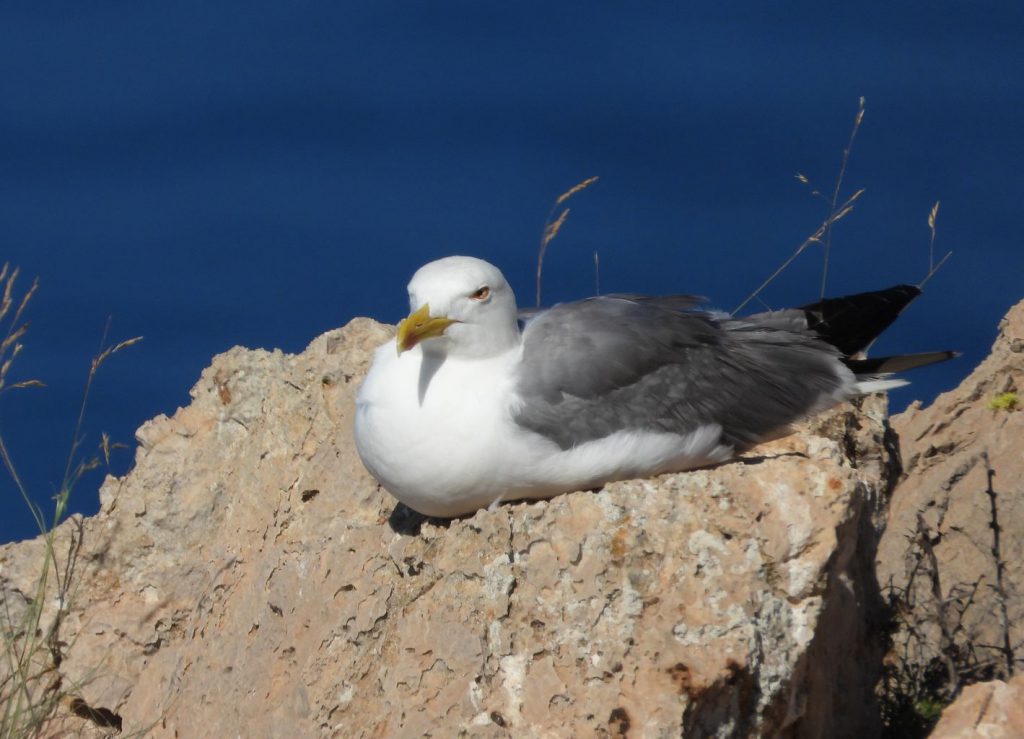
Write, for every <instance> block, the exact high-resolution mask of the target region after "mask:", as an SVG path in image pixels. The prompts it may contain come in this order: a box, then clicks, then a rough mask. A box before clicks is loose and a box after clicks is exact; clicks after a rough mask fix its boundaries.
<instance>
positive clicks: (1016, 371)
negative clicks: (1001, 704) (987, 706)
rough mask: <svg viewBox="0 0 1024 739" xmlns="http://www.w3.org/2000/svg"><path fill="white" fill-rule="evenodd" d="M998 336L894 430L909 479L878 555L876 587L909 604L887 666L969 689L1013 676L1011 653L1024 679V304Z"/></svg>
mask: <svg viewBox="0 0 1024 739" xmlns="http://www.w3.org/2000/svg"><path fill="white" fill-rule="evenodd" d="M999 328H1000V331H999V336H998V338H997V339H996V342H995V345H994V346H993V348H992V353H991V354H990V355H989V357H988V358H987V359H985V361H984V362H982V363H981V364H980V365H979V366H978V367H977V369H975V370H974V372H972V373H971V374H970V376H968V377H967V378H966V379H965V380H964V381H963V382H962V383H961V384H960V386H959V387H958V388H956V389H955V390H953V391H951V392H948V393H944V394H943V395H940V396H939V397H938V398H937V399H936V400H935V402H934V403H933V404H932V405H931V406H930V407H928V408H924V409H922V408H921V407H920V404H914V405H912V406H911V407H910V408H908V409H907V411H906V412H904V413H902V414H900V415H897V416H894V417H893V419H892V425H893V427H894V429H895V430H896V431H897V433H898V434H899V444H900V453H901V456H902V459H903V466H904V477H903V479H902V480H901V481H900V482H899V485H898V486H897V488H896V490H895V492H894V494H893V498H892V503H891V509H890V518H889V523H888V527H887V529H886V532H885V535H884V536H883V538H882V542H881V544H880V546H879V551H878V557H879V562H878V582H879V583H880V584H881V585H882V587H883V588H888V589H890V592H891V593H892V594H894V595H895V596H896V597H897V598H898V599H899V600H900V602H901V616H900V619H901V630H900V632H899V633H897V635H896V638H895V646H894V651H893V653H892V654H890V656H889V660H890V662H899V663H901V664H902V665H903V666H904V667H905V668H908V669H909V671H910V673H914V674H917V675H919V676H922V675H923V674H924V672H926V671H927V670H928V669H929V665H931V666H932V669H936V670H940V671H942V672H943V673H948V672H949V670H950V669H951V668H953V669H955V671H956V672H957V673H958V674H957V680H959V682H960V684H964V683H967V682H972V681H976V680H979V679H982V680H983V679H988V678H990V677H1003V678H1006V677H1007V676H1009V675H1010V674H1012V671H1011V667H1010V664H1009V663H1010V662H1012V661H1013V657H1012V656H1011V653H1009V652H1008V651H1007V649H1006V647H1007V646H1009V647H1010V649H1011V650H1014V649H1015V650H1016V659H1017V660H1018V662H1017V666H1016V669H1017V670H1020V661H1019V660H1020V659H1021V657H1024V655H1022V654H1021V651H1020V650H1021V644H1022V642H1024V568H1022V567H1021V562H1022V561H1024V482H1022V481H1024V453H1022V449H1024V412H1022V411H1024V302H1021V303H1019V304H1018V305H1017V306H1016V307H1014V308H1012V309H1011V310H1010V312H1009V313H1008V314H1007V316H1006V318H1005V319H1004V320H1003V321H1002V323H1001V324H1000V327H999ZM1018 393H1020V394H1021V395H1020V399H1019V400H1015V398H1016V395H1017V394H1018ZM994 524H997V525H998V528H994ZM997 532H998V535H999V540H998V555H997V553H996V544H997V542H996V539H995V537H994V534H995V533H997ZM925 536H926V538H927V542H926V543H925V538H924V537H925ZM932 555H934V562H933V561H932ZM1000 563H1001V564H1000ZM936 592H941V597H937V596H936ZM944 628H945V631H946V633H945V634H944V633H943V629H944ZM908 674H909V673H908ZM942 679H943V680H945V681H947V682H956V680H950V678H949V677H948V676H947V675H946V674H944V676H943V678H942Z"/></svg>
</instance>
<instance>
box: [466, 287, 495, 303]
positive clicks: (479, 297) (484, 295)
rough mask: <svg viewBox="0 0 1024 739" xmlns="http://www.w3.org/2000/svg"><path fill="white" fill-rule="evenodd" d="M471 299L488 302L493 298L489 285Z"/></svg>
mask: <svg viewBox="0 0 1024 739" xmlns="http://www.w3.org/2000/svg"><path fill="white" fill-rule="evenodd" d="M469 297H470V298H472V299H473V300H487V298H489V297H491V288H489V287H488V286H487V285H484V286H483V287H481V288H480V289H479V290H477V291H476V292H475V293H473V294H472V295H470V296H469Z"/></svg>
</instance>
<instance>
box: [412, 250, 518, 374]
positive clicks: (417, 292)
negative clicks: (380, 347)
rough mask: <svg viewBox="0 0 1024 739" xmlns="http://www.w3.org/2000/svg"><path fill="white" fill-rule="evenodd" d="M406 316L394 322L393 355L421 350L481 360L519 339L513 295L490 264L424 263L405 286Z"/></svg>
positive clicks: (453, 260)
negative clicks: (396, 335)
mask: <svg viewBox="0 0 1024 739" xmlns="http://www.w3.org/2000/svg"><path fill="white" fill-rule="evenodd" d="M409 308H410V311H411V313H410V315H409V316H408V317H407V318H405V319H403V320H402V322H401V323H399V324H398V338H397V339H396V342H397V346H398V353H399V354H401V353H402V352H403V351H406V350H407V349H411V348H412V347H414V346H416V345H417V344H420V343H421V342H422V344H423V349H424V351H432V350H437V351H444V352H446V353H448V354H450V355H462V356H475V357H486V356H493V355H495V354H500V353H502V352H504V351H506V350H508V349H510V348H511V347H513V346H514V345H515V344H516V343H517V342H518V341H519V324H518V323H517V320H516V297H515V295H514V294H513V293H512V288H511V287H509V284H508V282H506V281H505V277H504V276H503V275H502V274H501V271H500V270H499V269H498V268H497V267H495V266H494V265H493V264H489V263H488V262H485V261H484V260H482V259H476V258H475V257H445V258H444V259H438V260H437V261H436V262H430V263H429V264H425V265H424V266H422V267H420V268H419V270H417V272H416V274H414V275H413V276H412V280H411V281H410V282H409Z"/></svg>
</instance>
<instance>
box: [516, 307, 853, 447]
mask: <svg viewBox="0 0 1024 739" xmlns="http://www.w3.org/2000/svg"><path fill="white" fill-rule="evenodd" d="M688 305H692V303H687V304H683V303H680V302H679V301H678V300H673V299H669V300H664V299H662V300H659V299H648V298H637V297H635V296H629V297H623V296H604V297H599V298H590V299H588V300H582V301H578V302H575V303H566V304H562V305H557V306H555V307H553V308H551V309H550V310H547V311H544V312H542V313H540V314H538V315H536V316H535V317H534V318H532V320H530V322H529V323H528V324H527V327H526V330H525V332H524V334H523V360H522V364H521V367H520V370H519V376H518V377H517V390H518V392H519V394H520V396H521V397H522V400H523V403H522V406H521V408H520V409H519V410H518V412H517V415H516V422H517V423H519V424H520V425H522V426H524V427H526V428H529V429H531V430H533V431H535V432H537V433H539V434H542V435H544V436H546V437H548V438H550V439H552V440H553V441H555V442H556V443H558V444H559V446H561V447H562V448H565V449H567V448H570V447H572V446H574V445H575V444H579V443H582V442H585V441H589V440H592V439H599V438H602V437H604V436H607V435H609V434H612V433H614V432H616V431H619V430H623V429H636V430H647V431H664V432H672V433H680V434H685V433H688V432H690V431H694V430H696V429H698V428H699V427H701V426H704V425H707V424H718V425H720V426H721V427H722V441H723V442H724V443H727V444H731V445H733V446H735V447H737V448H742V447H747V446H750V445H752V444H754V443H756V442H757V441H758V440H760V439H761V438H763V437H764V436H765V435H767V434H769V433H771V432H772V431H775V430H776V429H778V428H780V427H783V426H785V425H787V424H789V423H791V422H793V421H795V420H796V419H798V418H799V417H801V416H802V415H804V414H805V413H807V412H808V411H810V410H812V409H814V407H815V406H816V405H817V404H818V403H819V402H820V400H821V398H822V397H823V396H828V395H832V394H833V393H834V392H835V391H837V390H838V389H839V387H840V386H841V385H842V384H843V379H842V377H841V374H845V372H846V371H845V370H844V368H842V366H841V363H840V360H839V353H838V352H837V351H836V349H835V348H834V347H831V346H829V345H828V344H826V343H824V342H822V341H820V340H819V339H818V338H817V337H816V336H815V335H814V334H813V333H811V332H810V331H807V330H803V331H800V330H797V329H795V328H793V329H790V330H787V329H788V326H789V324H790V322H789V321H779V320H775V321H772V320H769V321H765V322H764V323H763V324H762V323H761V322H759V321H758V320H757V319H756V317H751V318H748V319H745V320H740V319H730V318H728V317H724V316H716V315H713V314H710V313H704V312H699V311H692V310H681V309H680V306H682V307H687V306H688ZM781 324H786V325H785V326H783V325H781ZM847 377H848V375H847Z"/></svg>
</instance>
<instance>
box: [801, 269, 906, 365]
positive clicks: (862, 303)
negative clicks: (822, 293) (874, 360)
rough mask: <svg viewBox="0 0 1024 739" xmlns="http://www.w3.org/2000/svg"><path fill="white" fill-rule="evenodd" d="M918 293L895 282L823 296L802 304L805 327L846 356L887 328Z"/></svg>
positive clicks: (868, 343) (864, 346)
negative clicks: (834, 296) (855, 292)
mask: <svg viewBox="0 0 1024 739" xmlns="http://www.w3.org/2000/svg"><path fill="white" fill-rule="evenodd" d="M920 294H921V288H919V287H915V286H914V285H895V286H893V287H890V288H886V289H885V290H875V291H873V292H867V293H858V294H856V295H846V296H844V297H840V298H826V299H825V300H819V301H818V302H816V303H810V304H808V305H804V306H801V307H800V309H801V310H803V311H804V313H805V314H806V316H807V327H808V328H809V329H811V330H812V331H814V332H815V333H816V334H818V336H820V337H821V338H822V339H823V340H824V341H826V342H828V343H829V344H831V345H832V346H834V347H836V348H837V349H838V350H839V351H841V352H842V353H843V354H844V355H846V356H853V355H854V354H856V353H857V352H859V351H863V350H864V349H865V348H866V347H868V346H870V345H871V342H873V341H874V340H875V338H876V337H878V335H879V334H881V333H882V332H883V331H885V329H887V328H889V326H890V325H891V324H892V322H893V321H895V320H896V317H897V316H899V314H900V313H902V312H903V309H904V308H906V307H907V306H908V305H910V303H911V302H913V300H914V299H915V298H916V297H917V296H919V295H920Z"/></svg>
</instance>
